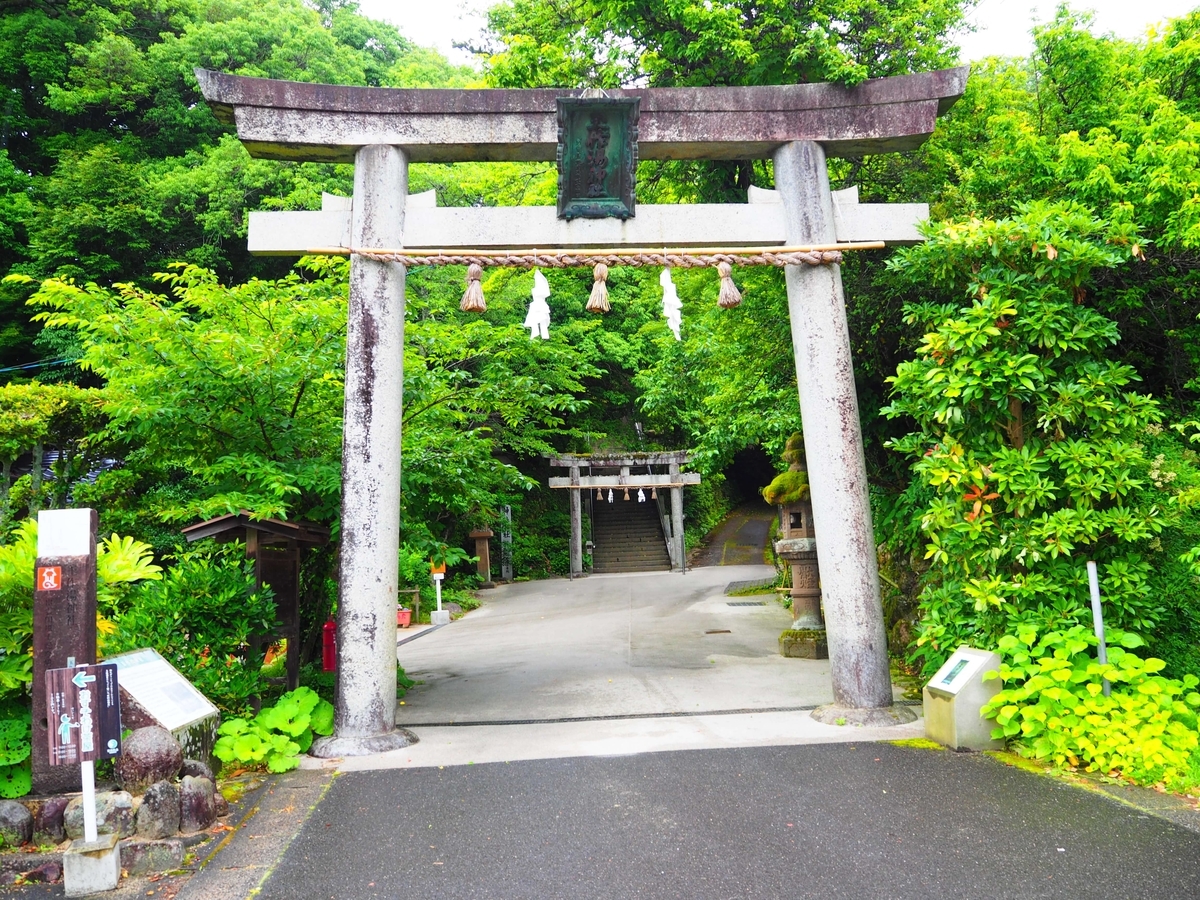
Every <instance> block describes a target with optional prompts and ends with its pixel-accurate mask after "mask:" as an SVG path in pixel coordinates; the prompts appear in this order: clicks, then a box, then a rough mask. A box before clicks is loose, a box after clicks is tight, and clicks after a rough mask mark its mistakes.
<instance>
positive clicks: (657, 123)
mask: <svg viewBox="0 0 1200 900" xmlns="http://www.w3.org/2000/svg"><path fill="white" fill-rule="evenodd" d="M196 76H197V79H198V80H199V83H200V87H201V90H202V91H203V94H204V97H205V99H206V100H207V101H208V102H209V104H210V105H211V106H212V108H213V110H214V112H215V113H216V115H217V117H218V118H219V119H221V120H222V121H224V122H229V123H233V124H235V125H236V126H237V134H238V137H239V138H240V139H241V141H242V142H243V144H244V145H245V146H246V148H247V149H248V150H249V151H250V153H251V154H252V155H253V156H257V157H260V158H265V159H280V160H312V161H320V162H345V163H354V196H353V198H352V200H351V203H350V208H349V209H345V208H344V206H343V208H341V209H338V208H328V209H326V210H324V211H321V212H313V213H290V214H274V215H271V214H259V215H257V216H255V215H254V214H252V217H251V231H250V248H251V250H253V251H255V252H260V253H262V252H265V253H277V254H288V255H299V254H302V253H304V252H306V251H308V250H312V249H314V248H318V247H328V246H342V247H346V248H349V249H351V250H354V249H366V248H388V249H399V248H404V250H405V252H409V251H411V250H414V249H420V248H430V247H437V248H486V247H514V246H524V247H535V248H539V249H540V250H551V249H571V248H586V247H612V248H617V249H619V248H622V247H647V246H649V247H668V246H670V247H697V246H711V245H714V244H728V243H738V244H755V245H762V246H770V245H774V246H780V245H784V246H797V245H805V246H812V245H828V244H832V243H837V242H845V241H853V240H885V241H886V240H891V241H896V240H905V241H910V240H914V239H916V235H915V232H914V229H913V227H912V226H913V222H914V220H915V219H917V218H921V217H923V216H924V215H927V211H925V210H924V208H923V207H922V206H920V205H909V206H907V207H899V208H897V207H886V206H885V207H869V206H860V205H858V204H857V202H856V200H857V197H856V196H853V195H846V194H843V195H842V196H841V197H836V195H834V194H832V193H831V192H830V189H829V178H828V173H827V169H826V162H825V161H826V158H827V157H831V156H834V157H848V156H849V157H856V156H861V155H864V154H868V153H883V152H889V151H896V150H911V149H913V148H915V147H917V146H919V145H920V144H921V143H922V142H923V141H924V140H925V139H926V138H928V136H929V135H930V134H931V133H932V132H933V129H934V123H935V120H936V118H937V116H938V115H939V114H940V113H942V112H944V111H945V110H946V109H948V108H949V107H950V106H951V105H952V104H953V103H954V102H955V100H957V99H958V97H959V96H961V94H962V92H963V89H964V87H965V85H966V78H967V69H966V68H958V69H947V70H942V71H937V72H928V73H924V74H919V75H908V76H901V77H894V78H881V79H875V80H871V81H867V82H864V83H863V84H860V85H858V86H856V87H853V88H846V87H842V86H840V85H832V84H801V85H776V86H768V87H721V88H648V89H637V90H622V91H609V92H607V93H606V94H605V95H604V96H606V97H609V98H639V100H640V120H639V122H638V124H637V145H636V146H637V153H638V155H639V156H640V158H642V159H711V160H737V159H771V160H773V162H774V172H775V185H776V191H775V192H774V193H769V192H768V193H767V194H764V195H759V196H752V198H751V199H752V200H763V199H765V200H768V201H769V202H766V203H759V202H751V203H749V204H746V205H740V204H732V205H689V206H647V205H642V206H639V207H637V209H636V215H635V216H634V217H633V218H627V219H624V220H619V219H573V220H570V221H564V220H563V219H560V218H558V217H557V216H556V212H555V209H554V208H553V207H544V208H542V207H533V208H529V207H525V208H507V209H494V208H493V209H438V208H436V207H433V208H431V207H429V206H427V205H423V206H419V207H418V206H417V205H416V204H414V205H413V206H412V208H411V209H409V210H407V211H406V201H407V193H408V192H407V186H408V165H409V163H410V162H458V161H549V160H554V159H555V157H556V151H557V148H558V121H557V119H558V117H557V112H556V103H557V100H558V98H564V97H576V98H578V97H581V96H583V95H584V92H582V91H568V90H553V89H539V90H473V91H463V90H411V89H395V88H357V87H343V86H335V85H323V84H303V83H296V82H286V81H274V80H268V79H256V78H244V77H238V76H231V75H225V74H221V73H218V72H210V71H205V70H197V72H196ZM588 96H591V94H590V93H589V95H588ZM755 194H757V192H755ZM770 201H774V202H770ZM785 271H786V280H787V291H788V308H789V315H790V320H791V333H792V342H793V345H794V349H795V358H796V375H797V380H798V383H799V392H800V409H801V415H802V417H803V424H804V443H805V450H806V454H807V457H808V460H809V464H810V466H811V468H810V473H809V477H810V482H811V485H810V487H811V494H812V503H813V516H814V520H815V526H816V531H817V533H818V534H819V535H820V566H821V574H822V593H823V596H824V601H825V613H826V622H827V627H828V643H829V658H830V671H831V679H832V686H833V695H834V704H833V705H832V706H830V707H826V708H824V709H823V710H818V711H817V713H815V714H814V717H815V718H819V719H822V720H824V721H829V722H832V721H833V720H835V719H837V718H842V717H844V718H845V719H846V721H848V722H862V723H881V724H882V723H892V722H895V721H898V720H899V718H900V716H901V715H902V714H903V713H909V716H911V712H909V711H908V710H907V708H895V709H893V707H892V688H891V679H890V676H889V673H888V657H887V641H886V635H885V632H884V622H883V613H882V609H881V605H880V598H879V575H878V571H877V567H876V559H875V540H874V533H873V531H872V525H871V511H870V505H869V500H868V496H867V477H866V466H865V461H864V457H863V449H862V436H861V429H860V425H859V415H858V400H857V396H856V393H855V388H854V374H853V368H852V364H851V352H850V339H849V333H848V329H847V324H846V312H845V305H844V300H843V295H842V283H841V271H840V268H839V267H838V266H837V265H812V266H809V265H788V266H787V267H786V270H785ZM404 279H405V268H404V266H403V265H401V264H400V263H398V262H386V261H381V260H378V259H372V258H368V257H365V256H362V255H357V254H355V255H353V256H352V261H351V267H350V311H349V324H348V332H347V348H346V354H347V358H346V386H345V397H346V399H345V424H344V436H343V461H342V486H343V496H342V564H341V565H342V568H341V573H340V587H341V595H340V597H341V601H340V602H341V614H340V622H339V632H338V644H339V647H340V650H341V665H340V667H339V679H338V689H337V694H338V704H337V720H336V726H335V732H334V734H333V735H332V736H331V737H330V738H325V739H322V740H321V741H319V742H317V743H314V746H313V752H314V753H315V754H316V755H319V756H326V757H332V756H345V755H356V754H365V753H372V752H378V751H383V750H389V749H394V748H398V747H401V746H404V745H405V744H406V743H407V742H408V741H409V740H411V735H408V734H407V733H405V732H403V731H402V730H399V729H396V727H395V702H394V698H395V664H396V656H395V627H396V625H395V622H396V617H395V603H396V588H397V577H398V573H397V550H398V544H399V521H400V413H401V402H402V397H401V390H402V383H403V357H402V351H403V341H404Z"/></svg>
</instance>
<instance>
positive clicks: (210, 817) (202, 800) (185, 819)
mask: <svg viewBox="0 0 1200 900" xmlns="http://www.w3.org/2000/svg"><path fill="white" fill-rule="evenodd" d="M214 793H215V792H214V790H213V783H212V782H211V781H209V780H208V779H207V778H193V777H192V776H191V775H185V776H184V777H183V781H182V782H181V783H180V785H179V830H180V831H181V832H183V833H184V834H190V833H191V832H193V831H203V830H204V829H205V828H207V827H208V826H209V825H211V824H212V823H213V822H215V821H216V820H217V809H216V798H215V796H214Z"/></svg>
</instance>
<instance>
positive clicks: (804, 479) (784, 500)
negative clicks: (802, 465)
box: [762, 470, 808, 506]
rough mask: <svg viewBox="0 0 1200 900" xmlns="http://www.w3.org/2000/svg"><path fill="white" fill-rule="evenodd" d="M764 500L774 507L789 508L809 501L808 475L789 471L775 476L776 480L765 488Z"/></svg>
mask: <svg viewBox="0 0 1200 900" xmlns="http://www.w3.org/2000/svg"><path fill="white" fill-rule="evenodd" d="M762 494H763V499H765V500H766V501H767V502H768V503H770V504H771V505H772V506H788V505H790V504H792V503H799V502H800V501H801V500H807V499H808V473H807V472H805V471H803V470H801V471H799V472H794V471H788V472H783V473H782V474H780V475H776V476H775V480H774V481H772V482H771V483H770V484H768V485H767V486H766V487H765V488H763V492H762Z"/></svg>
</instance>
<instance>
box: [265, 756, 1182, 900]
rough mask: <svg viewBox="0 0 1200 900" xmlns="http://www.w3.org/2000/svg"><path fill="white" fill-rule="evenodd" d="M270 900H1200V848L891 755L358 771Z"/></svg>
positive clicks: (974, 761) (946, 767) (1114, 817)
mask: <svg viewBox="0 0 1200 900" xmlns="http://www.w3.org/2000/svg"><path fill="white" fill-rule="evenodd" d="M256 897H257V900H310V898H311V900H317V898H322V900H324V898H330V900H368V898H398V897H403V898H431V900H432V898H438V900H453V898H557V897H570V898H634V897H653V898H676V897H678V898H685V897H686V898H730V897H739V898H740V897H772V898H774V897H799V898H803V897H814V898H815V897H820V898H830V900H832V898H859V900H861V898H876V897H878V898H922V900H924V898H930V897H956V898H1040V897H1046V898H1081V900H1082V898H1091V897H1095V898H1105V900H1114V898H1129V900H1133V898H1141V897H1145V898H1156V900H1173V898H1181V900H1182V898H1195V897H1200V834H1197V833H1195V832H1192V831H1187V830H1184V829H1182V828H1179V827H1177V826H1175V825H1172V824H1170V823H1169V822H1165V821H1163V820H1161V819H1158V818H1154V817H1150V816H1147V815H1144V814H1143V813H1141V812H1139V811H1138V810H1137V809H1134V808H1130V807H1126V806H1123V805H1121V804H1119V803H1116V802H1114V801H1112V800H1110V799H1107V798H1105V797H1103V796H1100V795H1097V794H1094V793H1090V792H1087V791H1083V790H1081V789H1079V788H1075V787H1071V786H1068V785H1065V784H1063V783H1062V782H1059V781H1055V780H1052V779H1049V778H1046V777H1041V776H1037V775H1032V774H1029V773H1026V772H1023V771H1020V770H1017V769H1014V768H1010V767H1006V766H1004V765H1002V764H1001V763H999V762H997V761H995V760H993V759H991V758H988V757H986V756H982V755H978V754H956V753H950V752H947V751H934V750H926V749H916V748H911V747H899V746H895V745H892V744H882V743H857V744H854V743H844V744H834V745H808V746H791V747H751V748H738V749H718V750H696V751H683V752H665V753H649V754H639V755H635V756H627V757H616V758H597V757H591V758H569V759H550V760H531V761H523V762H513V763H491V764H487V765H474V766H447V767H446V768H444V769H438V768H421V769H410V770H390V771H368V772H350V773H344V774H342V775H339V776H338V777H336V778H334V779H333V783H332V785H330V787H329V789H328V792H327V793H326V794H325V796H324V798H323V799H322V800H321V802H320V803H319V804H318V805H317V806H316V808H315V811H314V812H313V813H312V815H310V816H309V818H308V820H307V821H306V822H305V824H304V825H303V827H302V829H301V830H300V833H299V835H298V836H297V837H296V839H295V840H294V841H293V842H292V843H291V844H290V846H289V847H288V849H287V851H286V853H285V854H284V856H283V858H282V860H281V861H280V862H279V863H278V865H276V866H275V868H274V871H273V872H272V874H271V875H270V876H269V877H268V878H267V880H266V882H265V884H264V885H263V887H262V889H261V892H260V893H258V894H257V895H256Z"/></svg>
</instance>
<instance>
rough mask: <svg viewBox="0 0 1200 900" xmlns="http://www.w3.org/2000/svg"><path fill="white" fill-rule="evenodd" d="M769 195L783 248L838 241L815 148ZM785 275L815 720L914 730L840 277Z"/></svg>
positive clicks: (789, 161)
mask: <svg viewBox="0 0 1200 900" xmlns="http://www.w3.org/2000/svg"><path fill="white" fill-rule="evenodd" d="M775 187H776V189H777V190H778V191H779V197H780V200H781V201H782V202H783V207H784V221H785V224H786V232H787V241H788V243H789V244H793V245H795V244H826V243H833V242H834V241H836V240H837V233H836V231H835V227H834V217H833V198H832V196H831V195H830V192H829V174H828V172H827V170H826V168H825V151H824V150H823V149H822V148H821V146H820V144H817V143H814V142H812V141H795V142H792V143H789V144H784V145H783V146H782V147H780V148H779V150H777V151H776V152H775ZM785 275H786V278H787V290H788V310H789V313H790V316H791V326H792V344H793V349H794V352H795V356H796V380H797V382H798V384H799V390H800V416H801V421H802V425H803V429H804V448H805V451H806V455H807V457H808V477H809V483H810V489H811V491H812V505H813V520H814V524H815V527H816V533H817V537H818V542H819V543H818V545H817V553H818V557H819V560H820V569H821V594H822V597H823V598H824V604H825V623H826V629H827V637H828V641H829V668H830V676H831V679H832V681H833V698H834V699H833V705H832V706H829V707H823V708H822V709H818V710H817V711H815V712H814V713H813V718H814V719H817V720H818V721H823V722H827V723H829V724H833V723H834V722H835V721H836V720H838V719H844V720H845V721H847V722H850V723H853V724H857V723H862V724H880V725H882V724H894V723H896V722H898V721H912V720H913V719H914V718H915V714H914V713H913V712H912V710H910V709H908V708H907V707H893V706H892V681H891V676H890V674H889V672H888V651H887V636H886V633H885V629H884V624H883V606H882V603H881V601H880V597H879V571H878V567H877V562H876V559H875V534H874V531H873V529H872V526H871V505H870V500H869V497H868V494H867V468H866V460H865V458H864V456H863V447H862V431H861V426H860V424H859V419H858V396H857V393H856V391H855V387H854V368H853V364H852V360H851V355H850V331H849V327H848V325H847V322H846V306H845V301H844V299H843V296H842V273H841V269H840V267H839V266H835V265H823V266H807V265H805V266H788V267H786V270H785Z"/></svg>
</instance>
